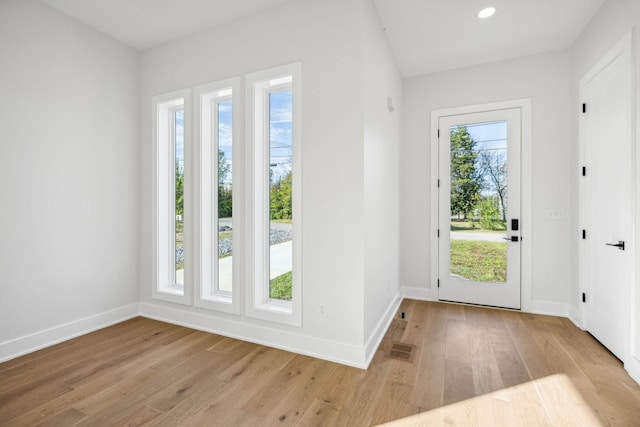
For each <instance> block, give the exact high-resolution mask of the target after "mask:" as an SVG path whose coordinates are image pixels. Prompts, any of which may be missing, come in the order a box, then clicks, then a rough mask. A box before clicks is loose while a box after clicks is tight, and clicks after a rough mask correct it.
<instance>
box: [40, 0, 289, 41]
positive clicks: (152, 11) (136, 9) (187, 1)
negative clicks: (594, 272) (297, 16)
mask: <svg viewBox="0 0 640 427" xmlns="http://www.w3.org/2000/svg"><path fill="white" fill-rule="evenodd" d="M40 1H41V2H42V3H45V4H47V5H49V6H51V7H53V8H55V9H58V10H59V11H60V12H62V13H64V14H66V15H69V16H71V17H73V18H75V19H77V20H78V21H80V22H84V23H85V24H87V25H89V26H91V27H93V28H95V29H96V30H98V31H101V32H103V33H105V34H107V35H109V36H111V37H113V38H114V39H116V40H119V41H121V42H122V43H124V44H126V45H128V46H131V47H133V48H135V49H138V50H145V49H149V48H152V47H154V46H158V45H161V44H163V43H167V42H169V41H172V40H175V39H179V38H181V37H185V36H188V35H190V34H193V33H196V32H198V31H202V30H205V29H207V28H213V27H218V26H220V25H224V24H226V23H228V22H231V21H235V20H236V19H240V18H243V17H245V16H248V15H252V14H254V13H257V12H260V11H261V10H264V9H267V8H270V7H273V6H275V5H277V4H280V3H284V2H285V1H288V0H40Z"/></svg>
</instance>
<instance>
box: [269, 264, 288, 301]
mask: <svg viewBox="0 0 640 427" xmlns="http://www.w3.org/2000/svg"><path fill="white" fill-rule="evenodd" d="M292 282H293V274H292V273H291V271H289V272H288V273H284V274H283V275H281V276H278V277H274V278H273V279H271V281H270V282H269V298H271V299H279V300H283V301H291V283H292Z"/></svg>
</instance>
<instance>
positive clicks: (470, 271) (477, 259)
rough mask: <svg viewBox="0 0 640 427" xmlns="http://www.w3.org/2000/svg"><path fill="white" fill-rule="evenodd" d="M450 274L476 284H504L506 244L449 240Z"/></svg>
mask: <svg viewBox="0 0 640 427" xmlns="http://www.w3.org/2000/svg"><path fill="white" fill-rule="evenodd" d="M451 273H452V274H457V275H459V276H462V277H464V278H465V279H468V280H473V281H476V282H504V281H505V280H506V278H507V244H506V243H502V242H475V241H470V240H451Z"/></svg>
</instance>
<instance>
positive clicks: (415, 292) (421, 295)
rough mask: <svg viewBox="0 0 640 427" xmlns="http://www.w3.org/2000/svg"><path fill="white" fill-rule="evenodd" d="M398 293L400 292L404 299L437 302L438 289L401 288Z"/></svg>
mask: <svg viewBox="0 0 640 427" xmlns="http://www.w3.org/2000/svg"><path fill="white" fill-rule="evenodd" d="M400 292H402V297H403V298H406V299H414V300H418V301H438V289H427V288H409V287H402V288H400Z"/></svg>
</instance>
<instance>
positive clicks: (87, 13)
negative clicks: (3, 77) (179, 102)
mask: <svg viewBox="0 0 640 427" xmlns="http://www.w3.org/2000/svg"><path fill="white" fill-rule="evenodd" d="M40 1H41V2H43V3H45V4H48V5H49V6H52V7H54V8H56V9H58V10H60V11H61V12H63V13H65V14H67V15H69V16H72V17H74V18H76V19H77V20H79V21H81V22H84V23H85V24H88V25H89V26H91V27H93V28H95V29H97V30H99V31H101V32H103V33H106V34H108V35H109V36H111V37H113V38H115V39H117V40H120V41H121V42H123V43H125V44H127V45H129V46H131V47H133V48H135V49H138V50H145V49H149V48H151V47H154V46H157V45H160V44H163V43H166V42H169V41H171V40H175V39H178V38H181V37H184V36H187V35H190V34H193V33H195V32H198V31H201V30H204V29H207V28H212V27H216V26H220V25H223V24H226V23H228V22H231V21H233V20H236V19H240V18H242V17H245V16H248V15H251V14H254V13H257V12H259V11H261V10H264V9H267V8H270V7H273V6H275V5H277V4H280V3H284V2H286V1H290V0H40ZM316 1H322V0H316ZM604 1H605V0H373V2H374V4H375V6H376V8H377V10H378V14H379V15H380V19H381V21H382V24H383V26H384V27H385V31H386V33H387V37H388V39H389V43H390V44H391V49H392V50H393V53H394V55H395V58H396V61H397V63H398V67H399V68H400V72H401V73H402V75H403V76H405V77H407V76H414V75H420V74H426V73H431V72H436V71H444V70H450V69H455V68H461V67H467V66H471V65H475V64H481V63H486V62H492V61H499V60H504V59H508V58H515V57H520V56H526V55H533V54H537V53H543V52H550V51H555V50H561V49H566V48H568V47H570V46H571V44H572V43H573V42H574V41H575V39H576V38H577V37H578V35H579V34H580V32H581V31H582V29H583V28H584V27H585V26H586V24H587V23H588V22H589V20H590V19H591V18H592V17H593V15H594V14H595V13H596V11H597V10H598V8H599V7H600V6H601V5H602V4H603V3H604ZM485 6H494V7H496V9H497V12H496V14H495V15H494V16H493V17H491V18H488V19H485V20H481V19H479V18H477V17H476V14H477V12H478V11H479V10H480V9H482V8H483V7H485Z"/></svg>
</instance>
